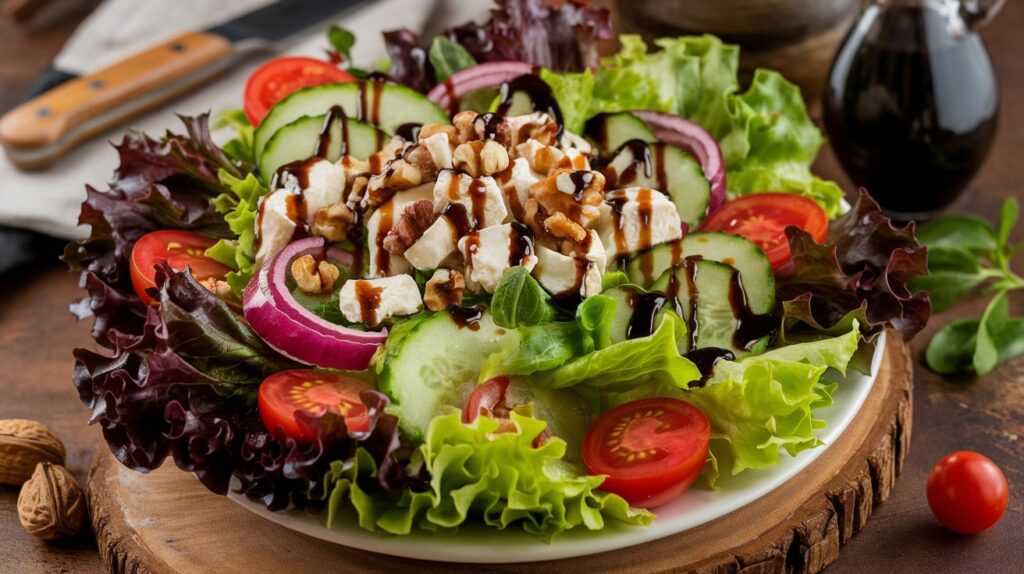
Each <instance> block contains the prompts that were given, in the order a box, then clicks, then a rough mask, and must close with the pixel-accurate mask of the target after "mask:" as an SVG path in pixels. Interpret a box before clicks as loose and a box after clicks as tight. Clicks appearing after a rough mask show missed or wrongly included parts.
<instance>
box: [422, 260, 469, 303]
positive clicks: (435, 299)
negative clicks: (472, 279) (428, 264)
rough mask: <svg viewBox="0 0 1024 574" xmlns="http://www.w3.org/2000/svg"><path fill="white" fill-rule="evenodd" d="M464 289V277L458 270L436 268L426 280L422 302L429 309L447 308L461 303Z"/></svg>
mask: <svg viewBox="0 0 1024 574" xmlns="http://www.w3.org/2000/svg"><path fill="white" fill-rule="evenodd" d="M465 290H466V278H465V277H463V275H462V273H459V272H458V271H449V270H448V269H438V270H437V271H435V272H434V275H433V276H432V277H431V278H430V280H429V281H427V286H426V290H425V292H424V293H423V303H424V304H425V305H426V306H427V309H430V310H431V311H440V310H441V309H447V308H448V307H450V306H452V305H459V304H461V303H462V293H463V291H465Z"/></svg>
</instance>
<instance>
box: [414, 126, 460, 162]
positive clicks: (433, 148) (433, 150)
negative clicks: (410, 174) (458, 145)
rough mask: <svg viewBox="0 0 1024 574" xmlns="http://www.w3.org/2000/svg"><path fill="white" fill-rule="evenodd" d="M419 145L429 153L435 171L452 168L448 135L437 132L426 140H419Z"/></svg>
mask: <svg viewBox="0 0 1024 574" xmlns="http://www.w3.org/2000/svg"><path fill="white" fill-rule="evenodd" d="M420 145H422V146H424V147H425V148H427V151H428V152H430V159H431V160H433V162H434V165H435V166H437V169H451V168H452V146H451V142H450V141H449V140H448V134H447V133H445V132H438V133H436V134H434V135H432V136H430V137H428V138H426V139H423V140H420Z"/></svg>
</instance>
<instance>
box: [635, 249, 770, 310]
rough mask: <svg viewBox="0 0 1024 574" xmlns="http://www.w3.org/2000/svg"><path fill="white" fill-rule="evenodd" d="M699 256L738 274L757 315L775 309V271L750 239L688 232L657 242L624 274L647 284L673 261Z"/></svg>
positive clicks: (677, 261)
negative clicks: (719, 263)
mask: <svg viewBox="0 0 1024 574" xmlns="http://www.w3.org/2000/svg"><path fill="white" fill-rule="evenodd" d="M694 256H700V257H701V258H703V259H708V260H711V261H718V262H721V263H725V264H726V265H730V266H732V267H735V268H736V270H737V271H739V273H740V279H741V280H742V283H743V290H744V292H745V293H746V297H747V304H748V305H749V307H750V310H751V311H752V312H753V313H755V314H757V315H764V314H767V313H770V312H771V311H772V310H773V309H774V308H775V274H774V273H772V265H771V263H769V262H768V258H767V257H766V256H765V254H764V252H762V251H761V249H760V248H759V247H758V246H757V245H756V244H755V243H754V242H752V241H750V240H749V239H747V238H745V237H740V236H739V235H730V234H728V233H722V232H719V231H707V232H700V233H691V234H689V235H686V236H685V237H683V238H682V240H680V241H679V242H673V243H666V244H664V245H658V246H656V247H654V248H652V249H650V250H648V251H646V252H644V253H641V254H639V255H637V256H635V257H633V259H631V260H630V261H629V262H628V263H627V264H626V274H627V275H629V278H630V280H631V281H633V282H634V283H637V284H638V285H641V286H643V287H645V288H646V287H648V286H649V285H652V284H653V283H654V282H652V281H651V280H650V278H651V277H659V276H660V275H661V274H663V273H664V272H665V270H666V269H669V268H670V267H672V266H673V265H675V264H678V263H679V262H681V261H683V260H684V259H686V258H687V257H694Z"/></svg>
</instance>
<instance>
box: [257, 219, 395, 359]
mask: <svg viewBox="0 0 1024 574" xmlns="http://www.w3.org/2000/svg"><path fill="white" fill-rule="evenodd" d="M310 254H321V255H324V256H326V259H327V260H329V261H333V262H336V263H340V264H341V265H344V266H349V265H351V264H352V262H353V261H354V260H355V257H354V256H353V255H352V253H349V252H348V251H345V250H343V249H340V248H337V247H326V246H325V245H324V240H323V238H322V237H308V238H306V239H301V240H299V241H295V242H293V243H291V244H289V245H288V246H287V247H285V248H284V249H282V250H281V251H280V252H278V253H277V254H276V255H274V257H272V258H271V259H270V260H268V261H267V262H265V263H264V264H263V265H262V266H261V267H260V269H259V271H258V272H257V273H256V275H255V276H254V277H253V278H252V280H251V281H249V285H247V286H246V288H245V294H244V295H243V297H242V311H243V313H244V314H245V319H246V321H248V323H249V326H250V327H252V329H253V331H255V332H256V334H257V335H259V336H260V338H261V339H263V340H264V341H265V342H266V343H267V344H268V345H270V346H271V347H273V348H274V349H275V350H277V351H278V352H280V353H281V354H283V355H285V356H287V357H289V358H292V359H295V360H296V361H300V362H302V363H306V364H309V365H316V366H319V367H327V368H332V369H342V370H362V369H365V368H366V367H367V365H369V363H370V358H371V357H373V354H374V353H375V352H376V351H377V348H378V347H379V346H380V345H382V344H383V343H384V341H386V340H387V332H386V331H382V332H370V331H357V330H355V329H350V328H348V327H343V326H341V325H335V324H334V323H331V322H329V321H325V320H324V319H322V318H320V317H318V316H317V315H315V314H314V313H312V312H310V311H309V310H308V309H306V308H305V307H303V306H302V305H299V304H298V302H296V301H295V299H294V298H293V297H292V296H291V293H290V292H289V290H288V286H287V284H286V280H287V277H288V273H287V272H288V266H289V264H290V263H291V262H292V261H293V260H294V259H295V258H296V257H301V256H303V255H310Z"/></svg>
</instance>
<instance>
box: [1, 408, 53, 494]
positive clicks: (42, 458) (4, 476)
mask: <svg viewBox="0 0 1024 574" xmlns="http://www.w3.org/2000/svg"><path fill="white" fill-rule="evenodd" d="M64 457H65V452H64V443H62V442H61V440H60V439H59V438H57V435H55V434H53V432H52V431H51V430H50V429H49V428H47V427H46V425H44V424H43V423H40V422H36V421H31V420H26V419H9V420H0V484H13V485H16V486H17V485H20V484H22V483H23V482H25V481H26V480H28V479H29V477H30V476H32V472H33V471H34V470H35V468H36V465H37V464H39V463H40V462H52V463H54V464H64Z"/></svg>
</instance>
